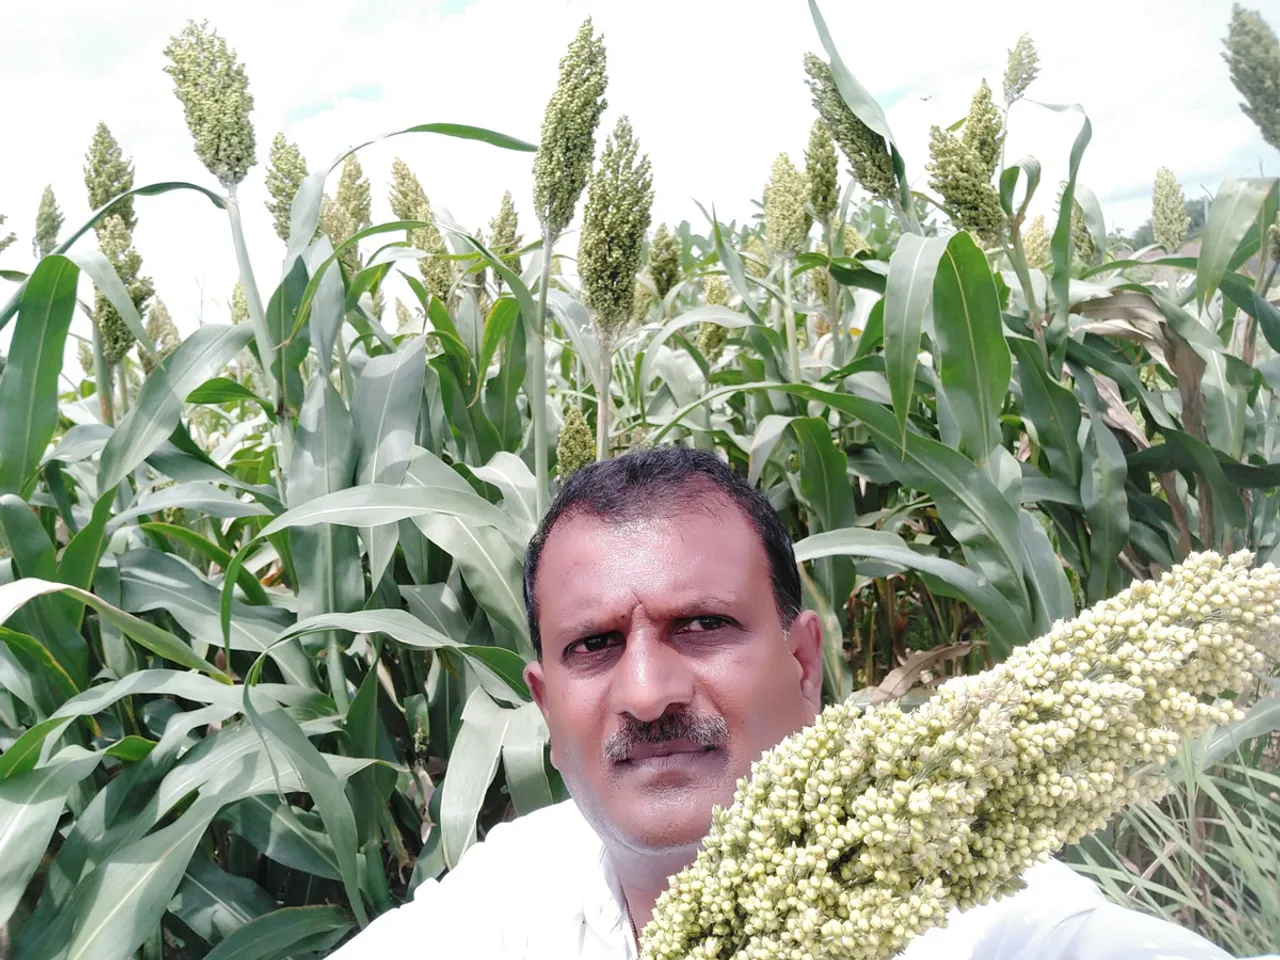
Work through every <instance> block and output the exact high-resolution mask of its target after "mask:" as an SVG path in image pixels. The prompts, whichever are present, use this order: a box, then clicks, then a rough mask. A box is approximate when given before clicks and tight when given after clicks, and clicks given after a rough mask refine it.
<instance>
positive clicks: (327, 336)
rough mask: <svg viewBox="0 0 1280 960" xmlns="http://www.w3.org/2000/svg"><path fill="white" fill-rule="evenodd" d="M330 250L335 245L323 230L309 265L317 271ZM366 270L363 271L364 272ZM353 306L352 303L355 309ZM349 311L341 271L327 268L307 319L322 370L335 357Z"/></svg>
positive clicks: (308, 266) (312, 248) (325, 369)
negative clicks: (334, 351) (336, 345)
mask: <svg viewBox="0 0 1280 960" xmlns="http://www.w3.org/2000/svg"><path fill="white" fill-rule="evenodd" d="M331 253H333V246H332V244H331V243H330V241H329V238H328V237H326V236H324V235H323V234H322V235H321V236H320V237H319V238H318V239H317V240H316V242H315V243H314V244H313V245H312V247H311V249H310V250H309V251H308V258H307V268H308V269H309V270H310V271H312V272H314V271H315V270H316V269H317V268H318V267H319V266H320V264H321V263H323V262H324V261H325V260H326V259H327V258H328V257H329V255H330V254H331ZM363 273H364V272H363V271H362V274H361V275H362V276H363ZM357 283H358V278H357ZM353 286H354V285H353ZM354 306H355V305H354V304H353V305H352V308H353V309H354ZM346 315H347V306H346V303H345V302H344V297H343V292H342V273H341V271H338V270H327V271H325V273H324V276H322V277H321V278H320V283H319V284H318V285H317V287H316V291H315V298H314V299H313V300H312V303H311V316H310V318H309V320H308V326H309V327H310V330H311V342H312V344H313V345H314V346H315V350H316V359H317V360H318V361H319V364H320V369H321V371H324V372H326V373H327V372H328V370H329V365H330V363H331V362H332V359H333V348H334V344H336V343H338V342H339V340H340V337H339V336H338V333H339V331H340V330H341V329H342V321H343V318H344V317H345V316H346Z"/></svg>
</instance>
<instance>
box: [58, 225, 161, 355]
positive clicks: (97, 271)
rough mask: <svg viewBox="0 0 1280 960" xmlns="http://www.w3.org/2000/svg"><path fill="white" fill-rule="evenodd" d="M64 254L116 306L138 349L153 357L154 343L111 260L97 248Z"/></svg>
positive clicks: (154, 351)
mask: <svg viewBox="0 0 1280 960" xmlns="http://www.w3.org/2000/svg"><path fill="white" fill-rule="evenodd" d="M65 256H66V258H67V259H68V260H71V261H73V262H74V263H75V265H76V266H77V267H79V268H80V269H81V270H82V271H83V272H84V274H85V276H87V277H88V278H89V279H90V280H92V281H93V284H94V286H95V287H97V288H98V291H99V292H100V293H101V294H102V295H103V296H104V297H106V298H107V300H108V301H109V302H110V303H111V305H112V306H113V307H115V308H116V313H118V314H119V315H120V319H121V320H122V321H124V325H125V326H126V327H128V328H129V332H130V333H132V334H133V335H134V337H136V338H137V340H138V344H139V352H142V351H146V353H147V354H149V355H150V356H153V357H154V356H155V353H156V345H155V343H154V342H153V341H152V340H151V337H150V336H149V335H148V334H147V330H146V328H145V327H144V326H143V325H142V317H140V316H138V308H137V307H136V306H134V303H133V297H131V296H129V291H128V290H127V289H125V285H124V283H123V282H122V281H121V280H120V274H118V273H116V268H115V267H113V266H112V265H111V261H110V260H108V259H107V258H106V257H104V256H103V255H102V254H101V253H100V252H99V251H97V250H89V251H86V252H84V253H67V254H65Z"/></svg>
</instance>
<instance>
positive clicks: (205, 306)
mask: <svg viewBox="0 0 1280 960" xmlns="http://www.w3.org/2000/svg"><path fill="white" fill-rule="evenodd" d="M20 6H21V10H20V11H19V10H16V9H13V8H12V6H11V8H10V9H9V10H8V14H9V15H8V16H7V17H6V30H5V33H4V35H3V36H0V88H3V89H5V90H7V91H11V92H14V93H13V94H11V96H10V97H9V98H8V99H7V101H6V117H5V128H6V131H7V132H8V133H9V137H7V138H6V139H7V148H6V151H5V154H4V161H3V164H4V175H3V177H0V212H5V213H7V214H8V215H9V222H8V224H7V226H8V227H11V228H13V229H15V230H17V231H18V233H19V236H20V244H19V245H15V246H14V247H12V248H11V249H10V250H9V251H8V252H7V253H6V254H5V255H4V256H3V258H2V259H0V265H3V266H7V267H10V268H20V267H23V266H25V262H26V261H27V260H28V255H27V254H24V253H23V247H24V246H26V245H28V244H29V240H30V236H29V231H30V225H31V222H32V220H33V219H34V215H35V209H36V205H37V202H38V200H39V197H40V192H41V191H42V190H43V188H44V185H45V184H46V183H52V184H53V186H54V190H55V192H56V193H57V196H58V199H59V202H60V204H61V205H62V208H63V211H64V213H65V215H66V218H67V227H68V228H71V227H73V226H76V225H78V224H79V223H81V222H83V220H84V219H85V218H86V217H87V215H88V212H89V211H88V209H87V205H86V203H85V198H84V187H83V176H82V172H81V165H82V162H83V154H84V151H85V148H86V147H87V145H88V142H89V139H90V137H91V135H92V133H93V127H94V125H95V124H96V123H97V121H98V120H99V119H103V120H106V122H107V123H108V124H109V125H110V126H111V128H112V130H113V132H114V133H115V135H116V136H117V138H118V139H119V140H120V142H121V144H122V146H123V148H124V150H125V152H126V153H127V154H128V155H130V156H132V157H133V158H134V160H135V163H136V165H137V182H138V183H139V184H142V183H148V182H153V181H158V180H191V181H194V182H197V183H202V184H206V185H210V186H212V185H213V184H212V183H211V178H210V177H209V175H208V174H207V173H206V172H205V171H204V170H203V168H202V167H201V166H200V165H199V163H198V162H197V161H196V159H195V156H194V154H193V153H192V151H191V146H190V140H189V138H188V135H187V131H186V128H185V125H184V123H183V119H182V111H181V107H180V105H179V104H178V102H177V101H176V99H174V97H173V95H172V92H171V89H170V83H169V79H168V77H167V76H165V75H164V74H163V73H162V67H163V66H164V58H163V54H162V50H163V48H164V46H165V43H166V41H167V39H168V37H169V36H170V35H171V34H172V33H174V32H176V31H177V30H178V29H180V28H181V26H182V23H183V21H184V20H185V19H186V18H188V17H190V18H194V19H205V18H207V19H209V20H210V21H211V22H212V23H213V24H214V25H215V26H217V27H218V29H219V30H220V32H222V33H223V34H224V35H225V36H226V37H227V38H228V40H229V42H230V43H231V45H232V46H233V47H235V49H236V50H237V53H238V54H239V56H240V57H241V58H242V59H243V60H244V61H245V63H246V65H247V68H248V73H249V77H250V81H251V90H252V92H253V94H254V96H255V98H256V109H255V112H254V115H253V116H254V122H255V124H256V128H257V134H258V153H259V165H258V166H257V167H256V168H255V169H254V170H253V171H251V173H250V176H249V178H248V180H247V181H246V182H245V184H244V185H243V186H242V189H241V202H242V208H243V210H244V214H245V220H246V229H247V231H248V241H249V246H250V249H251V251H252V255H253V259H254V263H255V266H256V270H257V273H258V279H259V285H260V286H261V287H262V288H263V294H264V297H265V296H266V295H268V294H269V292H270V289H271V288H272V287H273V286H274V284H275V282H276V281H277V279H278V275H279V256H280V255H281V254H282V253H283V246H282V244H281V243H280V242H279V241H278V240H277V238H276V237H275V235H274V233H273V232H272V230H271V225H270V218H269V216H268V214H267V212H266V210H265V209H264V207H263V201H264V199H265V197H266V193H265V188H264V186H263V172H264V167H265V159H266V154H267V148H268V145H269V143H270V141H271V137H272V136H273V134H274V133H275V131H276V130H279V129H283V130H284V132H285V134H286V135H287V136H288V137H289V138H290V139H293V140H296V141H298V142H299V143H300V144H301V146H302V149H303V151H304V153H305V154H306V156H307V158H308V161H309V162H310V164H311V166H312V168H313V169H314V168H315V167H316V166H318V165H320V164H321V163H323V162H328V160H329V159H330V158H332V157H333V156H334V155H335V154H336V153H337V152H339V151H340V150H341V149H343V148H345V147H347V146H348V145H350V144H352V143H355V142H359V141H361V140H364V139H368V138H369V137H371V136H374V135H376V134H379V133H383V132H386V131H388V130H392V129H397V128H400V127H404V126H407V125H409V124H412V123H421V122H425V121H442V120H448V121H455V122H464V123H472V124H477V125H480V126H488V127H492V128H494V129H497V130H500V131H502V132H504V133H509V134H512V135H515V136H517V137H522V138H524V139H527V140H531V141H536V139H537V136H538V132H539V128H540V126H541V121H542V111H543V107H544V104H545V102H546V99H547V97H548V96H549V95H550V93H551V90H552V89H553V87H554V84H555V79H556V68H557V62H558V60H559V57H560V55H561V54H562V53H563V50H564V47H565V45H566V43H567V42H568V40H569V39H570V37H571V36H572V35H573V32H574V30H575V29H576V27H577V25H578V23H580V22H581V20H582V18H583V17H584V16H585V15H587V14H588V13H590V14H591V15H593V16H594V18H595V20H596V23H597V25H598V26H599V27H600V28H601V29H602V30H603V32H604V34H605V38H606V45H607V48H608V55H609V76H610V85H609V91H608V100H609V104H610V108H609V112H608V114H607V115H606V117H605V120H604V123H603V124H602V130H601V140H602V139H603V135H604V132H605V131H607V130H608V129H609V128H610V127H611V126H612V123H613V120H614V118H615V117H616V116H617V115H618V114H620V113H623V112H625V113H627V114H629V115H630V117H631V120H632V123H633V125H634V127H635V129H636V132H637V135H638V136H639V137H640V139H641V142H642V144H643V146H644V148H645V149H646V150H647V151H648V152H649V154H650V157H651V159H652V162H653V169H654V180H655V188H656V194H657V199H656V202H655V209H654V219H655V222H657V221H661V220H665V221H668V222H678V221H679V220H681V219H688V220H689V221H690V222H691V223H692V224H693V226H694V228H695V229H696V230H699V231H701V230H702V229H703V228H704V223H703V221H702V219H701V215H700V214H699V213H698V210H697V207H696V206H695V205H694V200H695V199H696V200H699V201H701V202H703V203H704V204H705V205H707V206H708V207H709V206H710V205H711V204H712V203H714V204H715V205H716V207H717V210H718V211H719V213H720V215H721V217H722V219H726V220H728V219H733V218H738V219H739V220H741V219H743V218H745V217H749V216H750V215H751V213H752V211H753V209H754V208H753V206H752V204H751V201H752V199H753V198H755V197H758V195H759V192H760V188H761V185H762V184H763V182H764V179H765V177H766V176H767V173H768V170H769V166H770V163H771V161H772V158H773V156H774V155H775V154H776V153H777V152H779V151H782V150H786V151H789V152H791V153H792V155H793V156H794V157H796V158H797V159H799V155H800V154H801V153H802V151H803V149H804V144H805V141H806V138H807V133H808V129H809V126H810V124H811V122H812V119H813V111H812V108H811V107H810V104H809V96H808V91H807V88H806V87H805V84H804V74H803V69H802V67H801V58H802V56H803V54H804V52H805V51H806V50H816V51H819V52H820V46H819V43H818V39H817V36H816V34H815V32H814V28H813V25H812V22H811V21H810V19H809V15H808V11H807V8H806V5H805V4H804V3H801V2H798V0H791V2H789V3H786V4H783V3H780V2H778V0H680V2H676V0H650V2H647V3H644V4H632V3H625V4H624V3H617V2H604V0H557V2H550V0H537V2H535V0H473V2H471V3H469V4H466V5H463V4H462V3H460V2H458V0H448V2H446V3H444V4H440V3H435V4H426V3H400V4H394V5H392V4H386V3H379V2H374V0H364V2H358V3H353V2H347V3H343V4H335V3H311V4H302V3H282V2H264V0H253V2H248V0H217V2H212V0H183V2H174V0H136V2H132V3H117V4H111V5H108V6H103V5H101V4H97V3H89V2H87V0H66V2H62V3H58V4H36V3H32V2H25V3H23V4H21V5H20ZM975 6H977V5H974V4H959V3H953V2H950V0H947V2H943V0H930V2H917V3H914V4H903V3H897V4H884V3H880V4H869V3H857V4H853V3H850V2H847V0H827V2H826V3H825V8H826V9H825V13H826V15H827V18H828V22H829V24H830V26H831V31H832V34H833V35H834V37H835V40H836V43H837V45H838V46H839V48H840V50H841V52H842V54H843V56H844V59H845V60H846V62H847V63H848V64H849V66H850V67H851V69H853V71H854V72H855V73H856V74H857V75H858V77H859V78H860V80H861V81H862V82H863V83H864V84H865V85H866V86H867V87H868V88H869V89H870V90H871V91H872V92H873V93H875V94H876V95H877V96H879V97H880V98H882V100H884V101H885V102H886V103H891V105H890V106H889V108H888V111H887V112H888V118H889V122H890V124H891V126H892V127H893V129H894V131H895V134H896V135H897V137H898V139H899V142H900V146H901V149H902V152H903V154H904V155H905V156H906V158H907V162H908V167H909V172H910V174H911V177H912V180H913V183H915V184H916V185H918V186H923V185H924V183H925V180H926V177H925V175H924V170H923V168H924V163H925V161H926V160H927V142H928V128H929V125H930V124H939V125H946V124H949V123H951V122H952V121H954V120H955V119H957V118H959V117H960V116H961V115H962V114H963V113H964V112H965V110H966V108H967V104H968V100H969V97H970V95H971V94H972V91H973V89H974V88H975V87H976V85H977V83H978V81H979V79H980V78H982V77H984V76H985V77H986V78H987V80H988V82H990V83H991V85H992V86H993V88H995V89H996V91H997V94H998V92H999V85H1000V79H1001V76H1002V74H1003V70H1004V60H1005V51H1006V49H1007V48H1008V47H1010V46H1012V44H1013V43H1014V41H1015V40H1016V39H1017V37H1018V36H1019V35H1020V34H1021V33H1023V32H1024V31H1029V32H1031V34H1032V35H1033V37H1034V38H1035V41H1036V44H1037V46H1038V48H1039V51H1040V58H1041V76H1040V79H1039V80H1038V81H1037V83H1036V84H1035V86H1034V87H1033V88H1032V91H1031V93H1032V95H1034V96H1035V97H1036V98H1037V99H1039V100H1043V101H1045V102H1051V103H1080V104H1082V105H1083V106H1084V108H1085V109H1086V110H1087V111H1088V113H1089V116H1090V119H1091V121H1092V124H1093V140H1092V143H1091V145H1090V147H1089V149H1088V151H1087V153H1086V155H1085V159H1084V163H1083V167H1082V170H1081V179H1082V182H1084V183H1086V184H1088V185H1089V186H1090V187H1091V188H1092V189H1093V190H1094V191H1095V193H1097V195H1098V196H1099V198H1100V199H1101V200H1102V204H1103V208H1104V211H1105V213H1106V216H1107V221H1108V225H1109V226H1110V225H1112V224H1118V225H1120V226H1122V227H1125V228H1129V229H1131V228H1133V227H1135V226H1136V225H1137V224H1138V223H1139V222H1141V221H1142V220H1143V219H1145V218H1146V216H1147V215H1148V214H1147V208H1148V205H1149V184H1150V182H1151V179H1152V177H1153V175H1154V172H1155V168H1156V167H1157V166H1159V165H1161V164H1164V165H1167V166H1169V167H1171V168H1172V169H1173V170H1174V172H1175V173H1176V174H1177V175H1178V177H1179V178H1180V179H1181V180H1182V181H1183V184H1184V189H1185V190H1186V192H1187V194H1188V195H1189V196H1191V195H1195V194H1197V193H1199V192H1200V191H1201V190H1202V189H1207V190H1209V191H1213V190H1215V189H1216V188H1217V185H1218V183H1219V182H1220V181H1221V180H1222V179H1223V178H1224V177H1226V176H1233V175H1241V174H1253V175H1256V174H1257V172H1258V170H1259V169H1260V168H1261V169H1262V170H1263V171H1264V172H1265V173H1267V174H1275V173H1277V172H1280V157H1277V155H1276V153H1275V151H1272V150H1270V149H1269V148H1268V147H1266V146H1265V145H1264V144H1263V143H1262V141H1261V139H1260V138H1259V137H1258V135H1257V133H1256V131H1255V129H1254V128H1253V126H1252V124H1251V123H1250V122H1249V121H1248V120H1247V119H1246V118H1245V117H1244V116H1243V115H1242V114H1241V113H1240V111H1239V109H1238V107H1237V100H1238V96H1237V95H1236V93H1235V90H1234V89H1233V88H1232V87H1231V84H1230V81H1229V79H1228V76H1227V70H1226V65H1225V64H1224V63H1223V62H1222V59H1221V57H1220V51H1221V37H1222V35H1223V34H1224V33H1225V29H1226V23H1227V20H1228V18H1229V16H1230V4H1229V3H1228V2H1227V0H1165V2H1159V3H1157V2H1154V0H1111V2H1102V0H1078V2H1076V3H1074V4H1072V5H1071V8H1070V10H1063V9H1062V8H1061V6H1057V5H1049V4H1036V3H1027V2H1025V0H989V2H987V3H984V4H982V5H980V6H981V10H980V12H978V11H977V10H976V9H975ZM1261 6H1262V12H1263V15H1264V16H1266V17H1268V19H1269V20H1270V21H1271V22H1272V23H1273V24H1275V25H1277V26H1280V4H1277V3H1276V2H1275V0H1271V2H1269V3H1263V4H1262V5H1261ZM1077 129H1078V120H1077V119H1076V117H1075V115H1073V114H1059V113H1052V112H1049V111H1046V110H1044V109H1043V108H1040V107H1038V106H1035V105H1033V104H1030V103H1027V104H1020V105H1018V106H1017V107H1015V108H1014V111H1013V117H1012V130H1011V134H1010V138H1009V145H1008V159H1009V161H1010V162H1012V161H1013V160H1015V159H1017V158H1019V157H1021V156H1023V155H1025V154H1033V155H1035V156H1037V157H1038V158H1039V159H1040V160H1041V161H1042V163H1043V164H1044V181H1043V184H1044V185H1043V186H1042V196H1041V197H1040V201H1041V203H1040V204H1038V205H1039V206H1049V205H1051V204H1052V202H1053V195H1054V194H1055V192H1056V190H1055V187H1056V183H1057V181H1058V180H1059V179H1061V178H1062V177H1063V176H1065V170H1066V157H1067V154H1068V151H1069V149H1070V146H1071V142H1072V140H1073V138H1074V137H1075V135H1076V132H1077ZM397 155H399V156H403V157H404V158H405V159H406V160H407V161H408V162H409V163H410V165H411V166H412V167H413V168H414V169H415V170H416V171H417V172H418V174H419V176H420V178H421V179H422V181H423V183H424V185H425V186H426V188H427V191H428V193H429V194H430V195H431V197H432V200H433V202H434V203H435V204H437V205H438V206H441V207H445V208H447V209H449V210H450V211H451V212H452V213H453V214H454V216H455V217H456V218H457V219H458V220H459V221H461V222H462V223H463V224H465V225H468V226H473V227H474V226H479V225H482V224H487V223H488V220H489V218H490V217H491V216H492V214H493V213H494V211H495V210H496V208H497V204H498V200H499V198H500V197H501V194H502V192H503V190H506V189H510V190H511V191H512V193H513V195H514V196H515V199H516V203H517V206H518V208H519V210H520V212H521V219H522V223H523V225H524V230H525V233H526V236H528V235H530V234H532V233H533V232H534V231H535V229H536V225H535V224H534V221H533V218H532V214H531V209H530V192H531V184H530V168H531V163H532V156H531V155H529V154H521V153H512V152H507V151H502V150H498V149H495V148H493V147H490V146H488V145H485V144H477V143H468V142H462V141H457V140H451V139H446V138H441V137H433V136H424V135H418V136H409V137H404V138H400V139H398V140H393V141H390V142H386V143H381V144H378V145H376V146H374V147H370V148H368V149H366V150H365V151H363V152H362V153H361V155H360V159H361V162H362V164H363V166H364V169H365V172H366V174H368V175H369V176H370V177H371V178H372V180H373V183H374V196H375V205H374V215H375V218H377V217H382V218H384V219H385V218H389V217H390V210H389V207H388V205H387V202H386V198H385V193H386V181H387V178H388V173H389V168H390V164H391V160H392V158H393V157H394V156H397ZM137 210H138V215H139V226H138V230H137V233H136V242H137V245H138V248H139V250H140V252H141V253H142V255H143V258H144V268H145V271H146V272H147V273H149V274H150V275H151V276H153V277H154V278H155V281H156V287H157V290H158V292H159V295H160V296H161V297H162V298H163V299H164V300H165V301H166V303H167V304H168V305H169V307H170V310H171V311H172V313H173V314H174V316H175V318H176V320H177V322H178V324H179V327H180V329H182V330H184V331H189V330H191V329H193V328H194V327H195V326H196V325H197V323H199V322H200V320H201V319H203V320H204V321H205V322H224V321H225V319H226V315H227V301H228V298H229V294H230V290H231V286H232V284H233V283H234V281H235V276H236V268H235V258H234V255H233V252H232V249H231V244H230V236H229V231H228V229H227V226H226V222H225V217H224V215H223V214H222V213H220V212H219V211H217V210H216V209H214V208H213V207H212V206H211V205H210V204H209V203H208V202H207V201H206V200H204V199H203V198H201V197H199V196H197V195H195V194H169V195H166V196H163V197H155V198H142V199H139V201H138V203H137ZM81 242H83V243H91V242H92V238H91V237H88V238H86V239H85V240H84V241H81ZM575 244H576V239H574V238H569V239H568V240H566V241H565V243H564V245H563V248H562V249H563V250H564V252H566V253H570V254H572V253H573V252H574V251H573V247H574V245H575ZM28 249H29V247H28ZM0 287H3V288H5V289H0V295H7V289H8V287H9V285H8V284H4V283H3V282H0ZM75 329H77V330H78V331H80V332H84V331H85V327H84V325H83V323H82V322H81V321H79V320H78V321H77V326H76V328H75ZM8 335H9V332H8V331H5V333H4V334H2V335H0V337H3V338H4V339H7V337H8Z"/></svg>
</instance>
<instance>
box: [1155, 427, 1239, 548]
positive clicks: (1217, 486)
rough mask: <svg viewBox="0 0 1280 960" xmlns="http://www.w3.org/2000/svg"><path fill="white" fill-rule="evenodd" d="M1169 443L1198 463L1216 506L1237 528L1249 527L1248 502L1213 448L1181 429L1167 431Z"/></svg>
mask: <svg viewBox="0 0 1280 960" xmlns="http://www.w3.org/2000/svg"><path fill="white" fill-rule="evenodd" d="M1164 439H1165V443H1166V444H1168V445H1169V447H1171V448H1172V450H1173V452H1174V454H1175V456H1176V457H1177V458H1178V459H1179V460H1181V461H1182V462H1186V461H1188V460H1189V461H1191V462H1192V463H1194V464H1195V470H1196V473H1197V474H1199V476H1200V478H1201V479H1202V480H1203V481H1204V482H1206V483H1208V484H1209V487H1210V488H1211V489H1212V490H1213V505H1214V507H1215V509H1217V510H1220V511H1222V515H1223V517H1224V518H1225V519H1226V521H1227V523H1228V524H1229V525H1231V526H1232V527H1235V528H1237V529H1240V528H1243V527H1247V526H1248V519H1247V517H1246V515H1245V511H1244V503H1243V502H1242V501H1241V500H1240V494H1239V493H1238V492H1237V491H1236V489H1235V488H1234V487H1233V486H1232V485H1231V482H1230V481H1229V480H1228V479H1227V475H1226V473H1225V472H1224V470H1223V467H1222V464H1221V463H1220V462H1219V460H1218V457H1217V456H1216V455H1215V454H1214V452H1213V450H1212V449H1211V448H1210V447H1208V446H1207V445H1206V444H1203V443H1201V442H1200V441H1199V440H1197V439H1196V438H1195V437H1193V436H1191V434H1189V433H1183V432H1182V431H1181V430H1165V431H1164Z"/></svg>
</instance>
